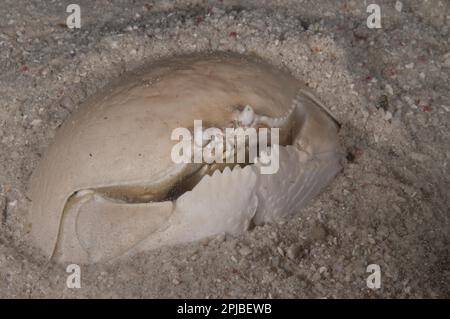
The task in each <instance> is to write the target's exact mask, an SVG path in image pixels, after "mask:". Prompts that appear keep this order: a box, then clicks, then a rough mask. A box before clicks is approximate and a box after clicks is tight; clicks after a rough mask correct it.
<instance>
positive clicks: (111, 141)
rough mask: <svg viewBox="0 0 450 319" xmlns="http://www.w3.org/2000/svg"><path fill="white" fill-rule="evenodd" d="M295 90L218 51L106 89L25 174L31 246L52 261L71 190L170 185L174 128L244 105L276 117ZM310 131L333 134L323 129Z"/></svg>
mask: <svg viewBox="0 0 450 319" xmlns="http://www.w3.org/2000/svg"><path fill="white" fill-rule="evenodd" d="M300 89H302V85H301V83H300V82H298V81H297V80H296V79H295V78H294V77H292V76H291V75H289V74H287V73H284V72H281V71H278V70H276V69H275V68H272V67H270V66H268V65H266V64H263V63H260V62H259V61H254V60H253V59H248V58H242V57H236V56H234V55H225V54H222V55H206V56H184V57H183V56H182V57H176V58H172V59H169V60H167V61H162V62H160V63H158V64H154V65H151V66H150V67H149V68H148V69H146V71H143V72H140V73H139V74H133V75H130V76H127V77H126V78H124V79H123V80H122V82H121V83H119V84H116V85H114V86H111V87H108V88H106V89H105V90H103V91H102V92H100V93H99V94H97V95H96V96H94V97H93V98H91V99H90V100H89V101H87V102H86V103H85V104H84V105H82V106H81V107H80V108H79V109H78V110H77V111H76V112H75V113H74V114H73V115H71V116H69V118H67V120H66V121H65V123H64V124H63V125H62V127H61V128H60V129H59V130H58V131H57V133H56V137H55V139H54V141H53V143H52V145H51V146H50V147H49V149H48V151H47V152H46V154H45V156H44V157H43V159H42V160H41V162H40V164H39V165H38V167H37V169H36V170H35V172H34V174H33V176H32V180H31V186H30V198H31V199H32V207H31V222H32V234H33V236H34V238H35V241H36V244H37V245H38V246H39V247H40V248H41V249H42V250H43V252H44V254H45V255H46V256H49V257H50V256H52V254H53V253H54V250H55V247H56V244H57V241H58V236H62V234H61V225H62V215H63V211H64V207H65V205H66V203H67V201H68V199H69V198H70V197H71V196H72V195H74V194H75V193H76V192H79V191H82V190H87V189H98V188H103V187H112V186H127V185H128V186H142V185H143V186H146V187H148V188H150V189H151V188H152V187H154V188H155V189H159V188H161V187H164V185H170V184H171V183H173V182H174V179H176V178H177V174H178V173H179V172H180V171H181V170H182V169H183V168H182V167H180V166H179V165H178V166H177V165H176V164H174V163H173V162H172V160H171V158H170V154H171V148H172V146H173V145H174V142H173V141H171V140H170V136H171V132H172V130H173V129H174V128H177V127H187V128H189V127H192V125H193V122H194V120H198V119H201V120H203V121H204V122H205V123H208V124H210V125H213V126H215V127H223V126H224V125H226V123H227V122H228V121H229V120H230V117H231V114H232V111H233V109H234V108H236V107H237V106H240V105H246V104H250V105H252V106H253V107H254V109H255V110H256V111H257V112H258V113H260V114H265V115H267V116H273V117H276V116H281V115H282V114H284V113H285V112H286V111H287V110H289V108H290V107H291V104H292V101H293V100H294V98H295V97H296V96H297V95H298V92H299V90H300ZM299 112H300V113H299V114H300V115H302V116H303V117H305V116H306V115H305V114H306V113H308V112H306V111H304V110H303V111H299ZM302 112H303V113H302ZM305 112H306V113H305ZM315 116H316V115H311V119H312V120H313V122H314V121H316V122H317V123H311V124H305V125H303V126H302V130H304V131H308V130H309V129H310V127H313V126H314V125H321V124H322V123H321V122H320V121H323V119H321V118H318V119H316V118H315ZM313 129H314V128H313ZM317 134H319V135H327V134H331V135H333V134H336V132H335V131H330V132H327V128H325V129H323V130H321V132H320V133H317ZM313 135H314V134H313ZM314 136H316V135H314ZM320 137H321V136H318V137H317V138H320ZM314 138H315V137H312V138H311V139H312V140H314ZM310 144H311V145H313V144H314V143H310ZM316 144H317V145H321V143H320V141H319V142H318V143H316ZM317 149H320V147H317ZM163 219H164V218H163ZM149 222H150V223H151V221H149Z"/></svg>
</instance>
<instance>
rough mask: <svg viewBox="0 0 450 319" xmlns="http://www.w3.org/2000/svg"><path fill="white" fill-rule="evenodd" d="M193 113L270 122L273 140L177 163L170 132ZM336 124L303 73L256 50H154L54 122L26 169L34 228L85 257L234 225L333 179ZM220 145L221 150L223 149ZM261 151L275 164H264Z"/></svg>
mask: <svg viewBox="0 0 450 319" xmlns="http://www.w3.org/2000/svg"><path fill="white" fill-rule="evenodd" d="M196 120H201V121H202V123H203V125H205V127H208V128H220V129H224V130H226V128H235V129H238V128H252V127H253V128H266V129H268V132H270V131H271V130H275V129H277V130H278V132H279V136H278V141H271V139H270V138H267V140H268V143H267V145H268V147H267V149H266V150H264V151H263V150H262V149H260V147H259V146H260V143H258V147H257V148H256V155H255V154H253V155H255V156H254V157H256V158H257V160H256V163H253V161H250V159H253V158H252V156H250V155H251V154H250V151H251V148H250V145H248V144H245V143H244V148H245V152H244V153H245V154H246V155H247V156H246V157H247V159H246V160H245V161H244V162H240V163H236V161H229V162H227V161H225V162H222V163H217V162H215V161H207V158H205V157H203V158H202V160H200V161H197V162H196V161H192V162H189V161H188V162H183V161H180V162H174V161H173V160H172V156H171V155H172V150H173V148H174V145H175V144H176V141H174V140H173V139H171V135H172V132H173V131H174V129H176V128H180V127H184V128H187V129H188V130H190V132H192V133H195V132H194V127H193V123H194V121H196ZM338 129H339V126H338V124H337V123H336V121H335V120H334V119H333V117H332V116H331V115H330V113H329V112H328V110H327V109H326V108H325V107H324V106H323V105H322V104H320V102H318V100H317V99H316V98H315V97H314V95H312V93H311V92H309V91H307V89H306V88H305V86H304V85H303V84H302V83H301V82H299V81H298V80H297V79H295V78H294V77H293V76H291V75H290V74H288V73H286V72H283V71H281V70H278V69H276V68H274V67H272V66H270V65H267V64H266V63H264V62H262V61H260V60H259V59H256V58H250V57H242V56H236V55H232V54H214V55H191V56H180V57H174V58H170V59H166V60H162V61H159V62H158V63H155V64H152V65H150V66H149V67H148V68H147V69H145V70H142V71H140V72H138V73H134V74H130V75H129V76H128V77H126V78H125V79H124V80H122V81H121V82H118V83H116V84H113V85H110V86H109V87H107V88H106V89H104V90H102V91H101V92H100V93H98V94H96V95H95V96H93V97H92V98H90V99H89V100H88V101H87V102H86V103H85V104H84V105H82V106H81V107H80V108H79V109H78V110H77V111H76V112H75V113H74V114H73V115H71V116H70V117H69V118H68V119H67V120H66V121H65V123H64V124H63V125H62V126H61V128H60V129H59V130H58V132H57V134H56V137H55V140H54V141H53V144H52V145H51V146H50V147H49V149H48V151H47V152H46V154H45V156H44V158H43V159H42V160H41V162H40V163H39V165H38V167H37V169H36V170H35V172H34V173H33V176H32V179H31V185H30V197H31V199H32V203H31V214H30V216H31V223H32V235H33V238H34V240H35V242H36V245H37V246H39V247H40V248H41V249H42V251H43V252H44V254H45V255H46V256H48V257H49V258H53V259H55V260H57V261H61V262H62V261H64V262H77V263H92V262H103V261H107V260H111V259H114V258H118V257H125V256H131V255H132V254H135V253H138V252H142V251H146V250H150V249H154V248H158V247H162V246H166V245H173V244H179V243H186V242H192V241H196V240H199V239H202V238H205V237H209V236H214V235H218V234H222V233H229V234H234V235H237V234H240V233H243V232H244V231H246V230H248V229H249V227H251V226H252V225H261V224H264V223H267V222H271V221H273V220H275V219H277V218H284V217H287V216H289V215H292V214H294V213H296V212H298V211H299V210H300V209H301V208H302V207H304V206H305V205H306V204H307V203H308V201H309V200H310V199H311V198H312V197H314V196H315V195H316V194H318V192H319V191H320V190H321V189H323V187H325V186H326V185H327V184H328V183H329V182H330V180H331V179H332V178H333V177H334V176H335V175H336V174H337V172H338V171H339V170H340V165H339V160H340V152H339V150H338V134H337V133H338ZM267 135H270V134H267ZM194 136H195V134H194ZM266 137H267V136H266ZM261 138H262V137H261V136H258V138H257V141H259V140H260V139H261ZM248 140H250V139H248ZM212 141H213V139H210V140H209V141H208V140H204V139H203V135H201V138H200V139H199V138H197V139H196V138H193V139H192V140H191V141H190V143H192V144H194V145H195V144H196V145H201V147H202V148H203V149H208V147H209V146H210V145H211V143H212ZM215 141H216V142H217V141H223V142H224V144H227V141H226V139H225V140H223V139H221V138H218V139H216V140H215ZM249 143H250V142H249ZM219 144H220V143H219ZM250 144H251V143H250ZM263 144H264V143H263ZM216 146H217V143H216ZM240 147H241V146H240V145H239V144H238V143H237V144H234V145H233V146H232V149H234V150H235V151H236V152H234V153H235V154H236V153H239V152H238V151H239V148H240ZM224 149H225V151H224V152H223V153H220V154H219V156H218V158H220V157H222V158H224V159H226V158H227V156H229V154H230V153H228V152H227V151H226V149H227V148H226V147H225V148H224ZM224 149H221V151H223V150H224ZM217 152H218V149H217V148H215V153H214V155H217V154H218V153H217ZM210 154H213V153H210ZM268 154H270V155H274V154H276V156H277V159H278V161H279V167H278V168H277V169H276V171H275V172H273V173H271V174H263V173H262V171H261V169H262V168H263V167H264V166H265V165H266V164H267V163H268V162H270V159H269V161H268V160H267V157H268ZM191 155H192V156H193V155H194V154H191ZM233 156H234V155H233ZM258 157H259V158H258Z"/></svg>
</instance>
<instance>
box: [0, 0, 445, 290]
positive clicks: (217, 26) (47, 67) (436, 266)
mask: <svg viewBox="0 0 450 319" xmlns="http://www.w3.org/2000/svg"><path fill="white" fill-rule="evenodd" d="M373 2H376V3H377V4H378V5H380V7H381V10H382V20H381V23H382V28H381V29H369V28H368V27H367V25H366V19H367V16H368V15H369V14H368V13H366V8H367V3H366V1H362V0H361V1H356V0H348V1H326V0H323V1H318V0H311V1H309V0H303V1H301V0H298V1H288V0H283V1H281V0H280V1H268V0H266V1H257V0H249V1H225V0H224V1H156V0H155V1H104V0H101V1H88V0H77V4H79V5H80V7H81V10H82V26H81V29H79V30H70V29H68V28H67V27H66V25H65V21H66V17H67V15H68V14H67V13H66V6H67V5H68V4H69V2H63V1H32V2H29V1H16V0H3V1H1V3H0V211H1V214H0V215H1V216H0V220H1V226H0V297H3V298H5V297H13V298H18V297H25V298H26V297H32V298H51V297H56V298H60V297H69V298H72V297H74V298H91V297H101V298H111V297H126V298H139V297H145V298H147V297H149V298H162V297H179V298H205V297H209V298H215V297H234V298H251V297H256V298H323V297H326V298H340V297H349V298H371V297H389V298H390V297H395V298H414V297H419V298H420V297H432V298H437V297H441V298H448V297H450V258H449V247H450V245H449V231H450V218H449V217H450V216H449V207H450V172H449V170H450V165H449V163H450V148H449V145H450V93H449V91H450V90H449V89H450V4H449V2H448V1H444V0H442V1H439V0H433V1H421V0H417V1H402V2H403V6H402V8H401V10H397V9H399V7H398V5H397V9H396V8H395V3H396V1H395V0H377V1H373ZM209 51H232V52H237V53H242V54H250V55H257V56H259V57H261V58H263V59H264V60H266V61H268V62H270V63H272V64H274V65H276V66H278V67H280V68H285V69H287V70H289V71H290V72H292V73H293V74H294V75H295V76H296V77H298V78H301V79H303V80H304V81H305V82H307V83H308V86H309V87H311V88H312V89H314V90H315V91H316V92H317V94H318V96H320V98H321V99H322V101H323V102H324V103H325V104H326V105H327V106H328V107H329V108H330V109H331V110H332V112H333V113H334V114H335V116H336V117H337V118H338V120H339V121H340V122H341V124H342V128H341V133H340V134H341V140H342V145H343V149H344V150H345V152H346V154H347V156H346V159H345V161H344V163H343V164H344V165H343V166H344V169H343V171H342V172H341V173H340V174H339V175H338V176H337V178H336V179H335V180H334V181H333V182H332V183H331V184H330V185H329V186H328V187H327V189H326V190H325V191H324V192H323V193H322V194H321V195H320V196H319V197H317V198H316V199H315V200H314V201H313V202H312V203H311V205H310V206H309V207H308V208H307V209H304V210H302V211H300V212H298V214H297V215H296V216H294V217H293V218H292V219H289V220H286V221H283V222H280V223H276V224H269V225H265V226H263V227H257V228H255V229H253V230H252V231H250V232H248V233H246V234H244V235H242V236H239V237H230V236H219V237H217V238H211V239H208V240H204V241H201V242H199V243H193V244H189V245H180V246H177V247H168V248H164V249H160V250H156V251H151V252H148V253H145V254H141V255H138V256H135V257H133V258H131V259H128V260H122V261H119V262H115V263H110V264H101V265H89V266H82V287H81V288H80V289H68V288H67V287H66V279H67V276H68V274H67V273H66V266H67V265H61V264H56V263H53V262H48V261H47V260H46V259H45V258H44V257H43V256H42V255H41V253H40V251H39V250H37V249H36V248H34V247H33V246H32V245H31V244H30V235H29V232H30V224H29V221H28V209H29V205H30V203H29V199H28V198H27V185H28V181H29V178H30V175H31V173H32V171H33V169H34V168H35V167H36V164H37V162H38V161H39V158H40V157H41V154H42V153H43V152H45V149H46V147H47V146H48V145H49V143H51V141H52V138H53V136H54V134H55V132H56V129H57V128H58V126H59V125H61V123H62V122H63V121H64V120H65V118H66V117H67V116H68V115H69V114H71V113H72V112H74V111H75V110H76V109H77V108H78V106H79V105H80V104H81V103H82V102H83V101H84V100H85V99H86V98H87V97H89V96H91V95H92V94H94V93H95V92H96V91H98V90H99V89H101V88H102V87H103V86H105V85H106V84H107V83H109V82H111V81H113V80H114V79H116V78H118V77H119V76H120V75H122V74H124V73H125V72H127V71H129V70H133V69H136V68H140V67H141V66H143V65H144V64H147V63H149V62H151V61H154V60H157V59H159V58H161V57H166V56H170V55H173V54H181V53H190V52H209ZM369 264H378V265H380V267H381V274H382V277H381V278H382V283H381V288H380V289H377V290H372V289H369V288H367V285H366V278H367V276H368V275H369V274H368V273H367V272H366V267H367V266H368V265H369Z"/></svg>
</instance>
